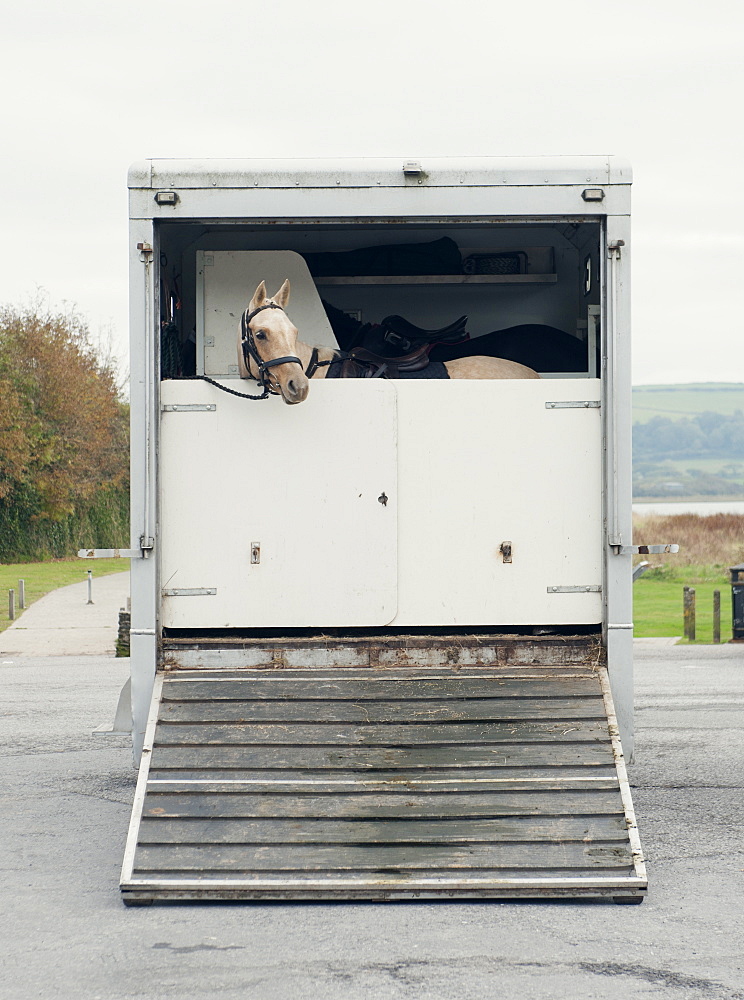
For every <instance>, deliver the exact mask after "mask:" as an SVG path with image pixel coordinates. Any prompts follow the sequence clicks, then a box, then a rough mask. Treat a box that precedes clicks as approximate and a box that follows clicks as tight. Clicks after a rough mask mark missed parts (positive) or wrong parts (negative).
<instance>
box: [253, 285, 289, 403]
mask: <svg viewBox="0 0 744 1000" xmlns="http://www.w3.org/2000/svg"><path fill="white" fill-rule="evenodd" d="M264 309H279V310H281V311H282V312H284V310H283V309H282V307H281V306H279V305H277V304H276V302H267V303H266V305H264V306H259V307H258V309H254V310H253V312H250V313H249V312H248V310H247V309H246V311H245V312H244V313H243V315H242V317H241V319H240V342H241V345H242V348H243V361H244V362H245V367H246V370H247V372H248V374H249V375H250V373H251V366H250V361H253V362H254V363H255V365H256V368H257V369H258V377H257V379H256V381H257V382H260V383H261V385H262V387H263V390H264V392H271V393H273V394H274V395H275V396H278V395H279V390H278V389H277V388H276V386H275V385H274V383H273V382H272V381H271V378H270V376H269V369H271V368H275V367H276V366H277V365H286V364H298V365H299V366H300V368H302V362H301V361H300V359H299V358H296V357H294V355H289V356H287V357H286V358H274V359H273V360H272V361H264V360H263V358H262V357H261V355H260V354H259V353H258V348H257V347H256V342H255V340H254V339H253V330H251V326H250V324H251V320H252V319H253V317H254V316H256V315H257V314H258V313H260V312H263V310H264ZM249 359H250V360H249Z"/></svg>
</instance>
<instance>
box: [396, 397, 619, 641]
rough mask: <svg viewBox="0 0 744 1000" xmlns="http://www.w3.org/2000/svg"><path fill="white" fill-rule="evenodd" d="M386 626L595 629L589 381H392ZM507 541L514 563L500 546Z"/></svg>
mask: <svg viewBox="0 0 744 1000" xmlns="http://www.w3.org/2000/svg"><path fill="white" fill-rule="evenodd" d="M396 385H397V388H398V421H399V454H398V461H399V482H400V487H399V488H400V497H399V549H398V565H399V574H398V579H399V587H398V615H397V617H396V619H395V621H394V622H393V624H394V625H450V624H452V625H472V624H481V625H540V624H554V625H557V624H572V625H576V624H582V623H584V624H593V623H598V622H600V621H601V620H602V600H601V594H600V593H581V594H565V593H563V594H562V593H548V587H553V586H597V585H601V583H602V510H601V497H602V490H601V460H602V448H601V421H600V411H599V409H597V408H586V409H585V408H579V409H573V408H569V409H546V406H545V403H546V402H547V401H557V400H563V401H565V400H598V399H599V381H598V380H596V379H561V380H543V381H533V380H530V381H494V382H486V381H478V382H466V381H450V382H441V381H436V382H418V381H417V382H405V381H402V382H397V383H396ZM503 541H510V542H511V543H512V548H513V562H512V563H511V564H505V563H504V562H503V558H502V556H501V553H500V552H499V546H500V544H501V543H502V542H503Z"/></svg>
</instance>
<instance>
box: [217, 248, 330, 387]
mask: <svg viewBox="0 0 744 1000" xmlns="http://www.w3.org/2000/svg"><path fill="white" fill-rule="evenodd" d="M200 259H201V265H202V266H201V268H200V269H199V278H198V280H200V281H203V298H202V301H203V313H202V316H201V317H199V318H198V323H199V327H200V328H199V331H198V332H199V338H198V339H199V342H200V343H201V335H202V332H203V336H204V372H205V374H206V375H211V376H214V375H228V374H229V373H236V372H237V368H236V365H237V360H238V356H237V355H238V325H239V323H240V317H241V314H242V313H243V312H244V311H245V309H246V308H247V307H248V303H249V302H250V301H251V297H252V296H253V293H254V292H255V290H256V288H257V287H258V285H259V284H260V282H261V281H265V282H266V288H267V291H268V293H269V295H274V294H275V293H276V292H278V291H279V289H280V288H281V286H282V284H283V283H284V280H285V278H289V283H290V287H291V294H290V300H289V305H288V306H287V314H288V315H289V316H290V318H291V319H292V322H293V323H294V324H295V326H296V327H297V328H298V330H300V337H301V339H302V340H304V341H305V343H307V344H317V345H318V346H321V345H324V346H326V347H338V343H337V341H336V338H335V336H334V334H333V330H332V329H331V325H330V323H329V322H328V317H327V316H326V313H325V310H324V309H323V305H322V303H321V301H320V296H319V295H318V291H317V289H316V287H315V284H314V282H313V279H312V277H311V275H310V271H309V270H308V267H307V264H306V263H305V259H304V258H303V257H301V256H300V254H298V253H295V252H294V251H292V250H235V251H228V250H220V251H208V252H205V253H203V254H201V255H200Z"/></svg>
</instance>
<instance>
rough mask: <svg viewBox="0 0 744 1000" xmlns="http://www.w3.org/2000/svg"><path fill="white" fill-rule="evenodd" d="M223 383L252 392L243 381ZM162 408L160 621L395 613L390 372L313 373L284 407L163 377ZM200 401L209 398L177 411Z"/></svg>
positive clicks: (370, 621) (262, 621)
mask: <svg viewBox="0 0 744 1000" xmlns="http://www.w3.org/2000/svg"><path fill="white" fill-rule="evenodd" d="M228 384H229V385H230V386H232V387H233V388H237V389H241V390H244V391H249V392H252V391H255V383H253V382H241V383H236V382H235V381H231V382H230V383H228ZM162 406H163V410H164V412H163V413H162V416H161V480H160V482H161V505H160V538H161V560H162V562H161V583H162V591H163V598H162V623H163V625H164V626H166V627H173V628H190V629H195V628H239V627H243V628H249V627H282V628H293V627H311V626H364V625H368V626H372V625H386V624H387V623H389V622H390V621H391V620H392V619H393V618H394V617H395V614H396V607H397V604H396V587H397V559H396V535H397V503H396V501H397V495H398V489H397V468H396V393H395V386H394V385H393V383H391V382H384V381H365V382H350V381H334V382H329V383H327V384H324V383H316V384H314V385H313V387H312V391H311V394H310V397H309V398H308V400H307V401H306V402H304V403H302V404H299V405H297V406H287V405H286V404H285V403H283V402H282V401H281V400H280V399H279V398H277V397H272V398H270V399H268V400H264V401H262V402H251V401H249V400H245V399H238V398H236V397H235V396H231V395H227V394H226V393H224V392H222V391H221V390H219V389H217V388H216V387H214V386H211V385H209V384H207V383H204V382H194V381H189V382H186V381H167V382H164V383H163V384H162ZM204 406H214V407H215V408H214V409H213V410H208V409H193V408H192V409H183V408H181V409H178V407H204ZM173 407H176V409H173ZM380 498H382V502H381V500H380ZM252 560H253V561H252ZM200 591H206V593H200Z"/></svg>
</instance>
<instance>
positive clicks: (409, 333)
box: [329, 316, 469, 378]
mask: <svg viewBox="0 0 744 1000" xmlns="http://www.w3.org/2000/svg"><path fill="white" fill-rule="evenodd" d="M467 321H468V318H467V316H461V317H460V318H459V319H457V320H455V322H454V323H450V324H449V325H448V326H444V327H441V328H439V329H437V330H427V329H424V328H423V327H420V326H415V325H414V324H413V323H410V322H409V321H408V320H407V319H404V318H403V317H402V316H386V317H385V319H384V320H383V321H382V323H380V324H379V325H377V324H375V325H374V326H365V327H361V328H360V330H359V331H358V335H357V336H356V337H355V338H354V340H355V341H356V343H354V345H353V346H351V347H350V349H348V350H346V351H344V352H341V353H340V354H339V357H338V362H339V363H340V369H338V370H334V371H332V372H330V371H329V376H330V377H331V378H406V377H411V376H413V375H414V373H416V372H421V371H423V370H424V369H425V368H428V367H430V366H431V367H432V372H431V375H430V376H428V377H431V378H446V373H444V372H443V371H440V368H441V366H440V365H432V363H431V361H430V359H429V354H430V352H431V351H432V349H433V348H434V347H435V346H436V345H438V344H442V345H454V344H459V343H462V342H463V341H465V340H468V339H469V334H468V332H467V331H466V329H465V325H466V323H467ZM435 368H436V374H435V372H434V369H435Z"/></svg>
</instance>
